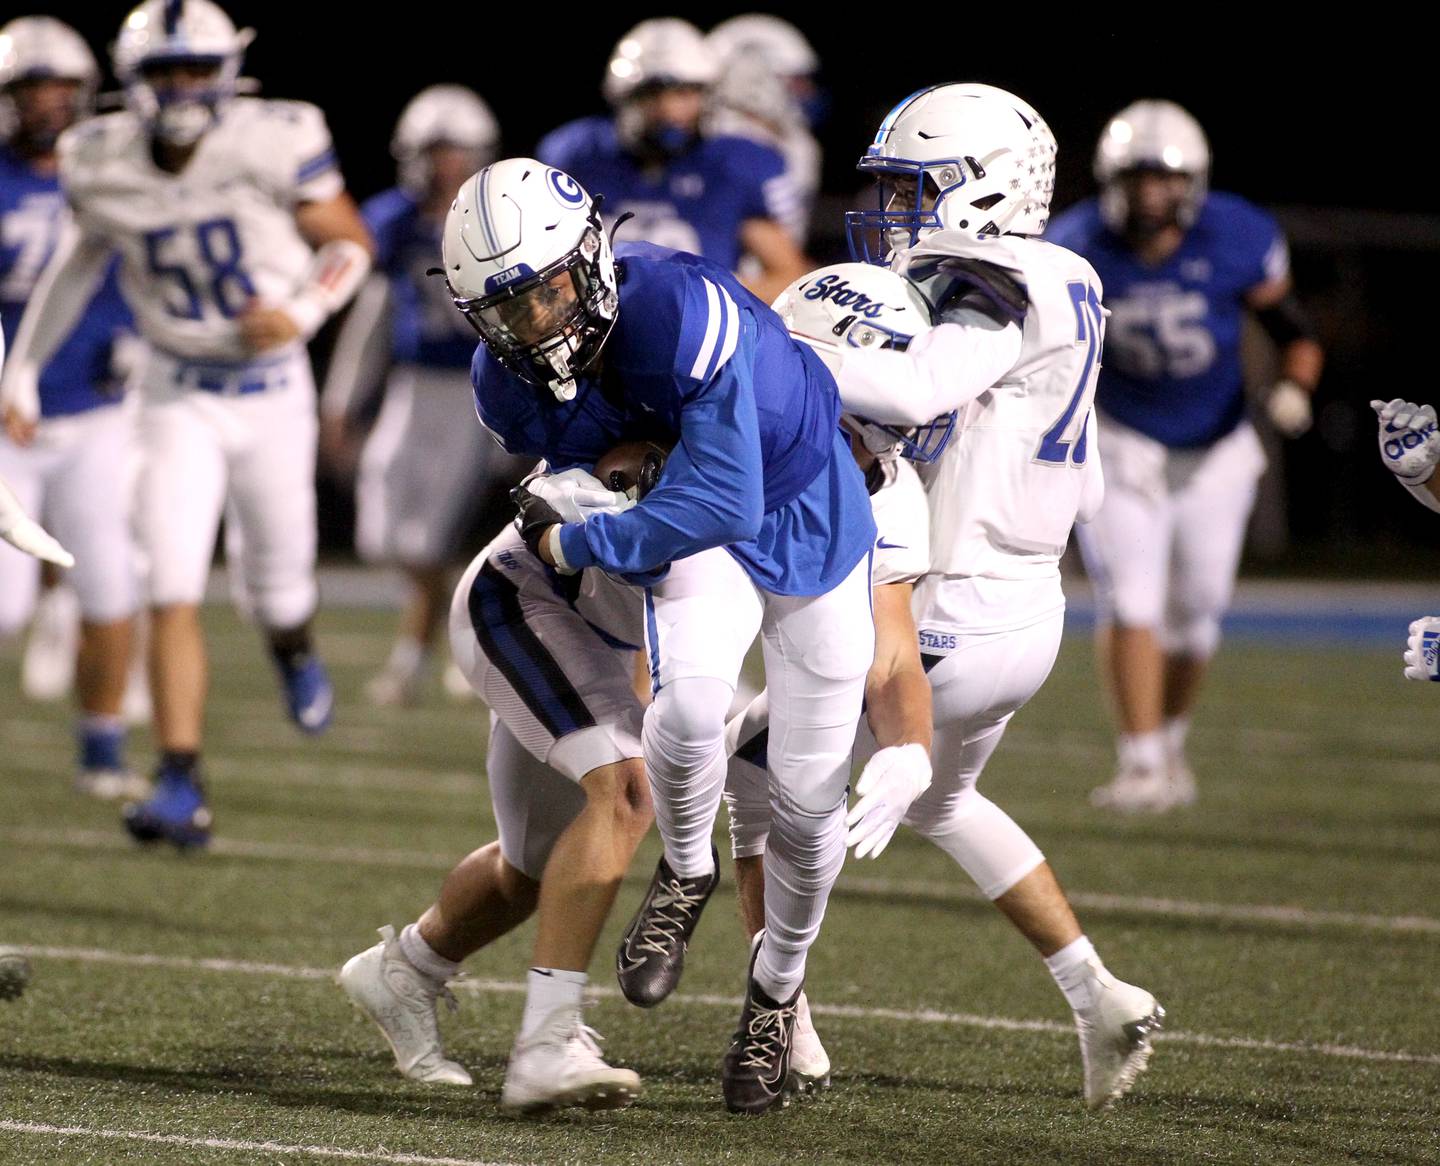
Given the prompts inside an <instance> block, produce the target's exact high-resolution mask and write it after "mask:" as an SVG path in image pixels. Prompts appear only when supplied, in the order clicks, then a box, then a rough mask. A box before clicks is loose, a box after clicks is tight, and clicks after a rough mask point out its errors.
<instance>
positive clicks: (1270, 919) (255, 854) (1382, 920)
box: [0, 828, 1440, 935]
mask: <svg viewBox="0 0 1440 1166" xmlns="http://www.w3.org/2000/svg"><path fill="white" fill-rule="evenodd" d="M0 839H8V840H10V841H13V842H27V843H31V844H32V845H40V846H68V847H72V848H75V849H81V850H106V851H115V852H119V851H124V852H127V853H129V852H133V851H134V850H135V845H134V843H132V842H131V841H130V840H129V839H128V838H125V837H123V836H122V835H121V834H120V833H119V832H118V831H117V832H115V833H111V832H109V831H103V830H33V829H26V828H20V829H12V830H0ZM209 850H210V852H211V853H213V854H219V855H222V856H225V857H233V858H262V859H285V860H294V861H301V862H320V863H341V864H344V865H350V866H379V867H416V868H421V869H426V870H433V869H439V870H446V871H448V870H449V869H450V868H451V867H453V866H454V865H455V863H456V862H457V861H459V858H460V856H459V855H457V854H438V853H429V852H425V851H420V850H387V849H376V848H371V847H363V846H307V845H304V844H301V843H293V842H255V841H247V840H245V839H240V838H217V839H215V840H214V841H213V842H211V843H210V846H209ZM957 879H958V876H957ZM637 881H639V880H638V878H627V879H626V882H627V883H634V882H637ZM836 890H837V891H839V892H840V894H841V896H842V897H843V896H844V895H845V894H847V893H848V894H854V895H860V896H865V897H875V898H888V897H895V896H905V895H911V896H915V897H917V898H922V899H930V900H932V901H940V902H956V903H981V902H985V899H984V897H983V896H982V895H981V894H980V892H979V891H976V890H974V889H973V888H970V887H965V886H963V885H956V886H944V885H941V886H937V885H936V884H935V883H933V882H925V881H922V880H919V879H875V878H865V877H863V876H851V875H848V874H844V873H842V874H841V876H840V881H839V882H838V883H837V884H836ZM1067 897H1068V898H1069V899H1070V901H1071V903H1073V904H1074V905H1075V906H1077V907H1080V908H1083V909H1086V910H1090V911H1106V912H1115V913H1117V914H1126V913H1128V914H1136V915H1160V916H1181V917H1184V918H1189V919H1213V920H1220V921H1226V922H1237V923H1273V924H1277V925H1280V926H1297V927H1342V928H1351V929H1355V930H1360V931H1385V932H1391V933H1395V932H1400V933H1415V934H1421V935H1440V919H1435V918H1432V917H1430V916H1427V915H1369V914H1363V913H1360V912H1353V911H1322V910H1312V909H1311V908H1309V907H1290V906H1284V905H1278V904H1271V903H1203V902H1191V901H1188V900H1185V899H1162V898H1154V897H1150V896H1144V895H1112V894H1106V893H1103V892H1093V891H1070V892H1067Z"/></svg>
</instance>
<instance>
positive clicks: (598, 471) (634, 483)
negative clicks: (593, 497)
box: [595, 441, 671, 502]
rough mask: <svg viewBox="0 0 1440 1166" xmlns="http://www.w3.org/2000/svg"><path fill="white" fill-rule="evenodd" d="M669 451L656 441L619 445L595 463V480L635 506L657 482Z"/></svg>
mask: <svg viewBox="0 0 1440 1166" xmlns="http://www.w3.org/2000/svg"><path fill="white" fill-rule="evenodd" d="M670 449H671V447H670V446H667V445H663V444H661V443H660V442H658V441H625V442H621V443H620V444H619V445H617V446H616V447H615V448H614V449H612V450H611V451H610V452H609V453H607V454H605V455H604V456H603V457H602V458H601V459H600V460H599V461H598V462H596V463H595V476H596V477H597V478H599V479H600V480H601V481H602V482H604V483H605V485H606V487H607V488H608V489H611V490H616V491H618V492H620V493H624V494H627V495H629V496H630V497H631V498H634V499H635V500H636V501H637V502H638V501H639V500H640V499H641V498H643V497H645V495H646V494H648V493H650V491H651V490H653V489H654V488H655V486H656V484H657V483H658V482H659V481H660V475H661V474H662V473H664V471H665V459H666V458H668V457H669V456H670Z"/></svg>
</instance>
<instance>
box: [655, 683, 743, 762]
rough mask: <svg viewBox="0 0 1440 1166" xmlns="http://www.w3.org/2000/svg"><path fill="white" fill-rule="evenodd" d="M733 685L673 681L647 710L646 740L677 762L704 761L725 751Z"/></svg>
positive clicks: (657, 695)
mask: <svg viewBox="0 0 1440 1166" xmlns="http://www.w3.org/2000/svg"><path fill="white" fill-rule="evenodd" d="M733 695H734V694H733V691H732V690H731V687H730V685H728V684H726V683H725V682H724V681H723V680H715V679H712V678H710V677H706V676H687V677H682V678H680V679H679V680H672V681H671V682H670V683H669V684H667V685H665V686H664V687H663V688H662V689H661V690H660V691H659V692H658V693H656V694H655V700H654V702H653V703H652V704H651V705H650V707H649V708H648V709H646V710H645V737H646V739H647V740H648V741H651V742H653V743H654V744H655V745H656V746H657V747H658V748H659V749H660V750H661V751H662V752H663V753H664V754H665V755H666V756H668V757H673V758H674V759H675V760H676V761H695V760H703V759H704V758H705V757H708V756H709V755H710V754H712V753H714V752H715V751H716V750H717V749H723V748H724V742H725V713H726V711H727V710H728V709H729V707H730V700H731V697H732V696H733Z"/></svg>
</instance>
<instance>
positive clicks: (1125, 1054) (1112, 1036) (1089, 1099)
mask: <svg viewBox="0 0 1440 1166" xmlns="http://www.w3.org/2000/svg"><path fill="white" fill-rule="evenodd" d="M1090 973H1091V974H1090V1003H1089V1005H1088V1006H1086V1007H1084V1008H1077V1009H1075V1030H1076V1032H1078V1033H1079V1035H1080V1060H1081V1063H1082V1064H1083V1065H1084V1068H1085V1104H1086V1105H1087V1106H1088V1107H1089V1108H1091V1109H1102V1108H1105V1107H1106V1106H1109V1105H1110V1104H1112V1103H1113V1102H1114V1101H1116V1100H1117V1099H1118V1098H1121V1097H1124V1096H1125V1094H1127V1093H1128V1092H1130V1088H1131V1086H1133V1085H1134V1084H1135V1078H1136V1077H1138V1076H1140V1074H1141V1073H1143V1072H1144V1071H1145V1066H1146V1064H1147V1063H1148V1062H1149V1060H1150V1054H1151V1052H1152V1051H1154V1050H1153V1049H1152V1047H1151V1044H1150V1034H1151V1033H1153V1032H1155V1031H1156V1030H1157V1029H1159V1028H1160V1027H1161V1025H1162V1023H1163V1021H1164V1020H1165V1009H1163V1008H1161V1007H1160V1005H1159V1004H1158V1003H1157V1002H1156V1000H1155V997H1154V996H1152V995H1150V993H1149V992H1147V991H1145V989H1144V988H1137V987H1136V986H1135V985H1134V984H1126V983H1124V982H1123V981H1121V980H1117V979H1116V978H1115V977H1114V976H1112V975H1111V974H1110V973H1109V971H1107V970H1106V968H1105V965H1104V964H1102V963H1101V962H1100V961H1099V960H1098V959H1092V960H1091V961H1090Z"/></svg>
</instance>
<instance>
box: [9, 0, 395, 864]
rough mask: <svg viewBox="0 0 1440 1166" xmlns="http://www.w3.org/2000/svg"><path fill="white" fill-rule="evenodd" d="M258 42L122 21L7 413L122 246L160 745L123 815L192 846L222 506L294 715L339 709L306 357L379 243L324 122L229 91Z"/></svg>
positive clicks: (179, 1) (229, 33)
mask: <svg viewBox="0 0 1440 1166" xmlns="http://www.w3.org/2000/svg"><path fill="white" fill-rule="evenodd" d="M251 36H252V34H251V33H250V31H249V30H248V29H247V30H245V31H243V32H239V31H237V30H236V28H235V26H234V24H232V23H231V21H230V18H229V17H228V16H226V15H225V13H224V12H223V11H221V10H220V9H219V8H218V7H217V6H216V5H215V4H213V3H211V2H210V0H146V2H145V3H143V4H141V5H140V6H139V7H138V8H136V9H135V10H134V11H132V12H131V13H130V15H129V16H128V17H126V19H125V23H124V24H123V25H122V27H121V29H120V34H119V36H118V37H117V39H116V42H115V47H114V64H115V72H116V74H117V76H118V77H119V78H120V80H121V81H122V83H123V84H124V86H125V99H126V106H127V108H126V109H125V110H123V111H121V112H117V113H112V114H107V115H105V116H104V117H99V118H95V119H93V120H91V121H89V122H87V123H85V124H84V125H81V126H77V127H75V128H74V129H73V130H71V131H70V132H69V133H67V134H66V135H65V136H64V137H63V138H62V139H61V141H60V183H61V187H62V189H63V190H64V192H65V195H66V198H67V199H68V201H69V203H70V206H71V208H72V209H73V211H74V212H75V220H76V226H75V229H74V230H72V231H70V232H69V233H68V234H67V236H66V237H65V238H64V239H63V240H62V242H61V243H60V245H59V247H58V248H57V250H56V254H55V257H54V258H53V259H52V261H51V263H50V265H49V266H48V267H47V269H46V272H45V275H44V276H43V277H42V278H41V281H40V284H39V286H38V287H37V288H36V291H35V294H34V297H33V298H32V300H31V302H30V305H29V307H28V308H27V310H26V313H25V317H24V319H23V321H22V323H21V327H20V332H19V334H18V335H17V337H16V342H15V351H14V353H13V354H12V362H11V366H10V368H8V369H7V372H6V386H5V392H6V401H7V403H9V404H11V405H12V406H14V407H15V408H16V409H17V411H18V412H19V413H20V414H21V415H22V416H27V415H28V416H29V417H33V416H34V415H35V412H36V403H37V395H36V382H37V380H38V374H39V370H40V368H42V367H43V366H44V365H45V363H46V362H47V361H48V360H49V358H50V356H51V354H52V353H53V352H54V351H55V349H56V347H57V346H58V344H59V342H60V341H61V339H62V338H63V337H64V336H65V335H67V334H68V333H69V331H70V328H71V327H72V326H73V323H74V321H75V318H76V316H77V315H78V313H79V311H80V308H81V307H82V306H83V304H84V302H85V300H86V299H87V298H88V293H89V289H90V288H92V287H93V286H94V285H95V284H96V283H97V282H98V280H99V279H100V277H101V276H102V274H103V272H104V266H105V263H106V262H107V260H108V256H109V255H110V253H111V251H112V249H113V250H118V251H119V252H120V255H121V286H122V288H123V290H124V292H125V296H126V299H127V301H128V302H129V303H130V305H131V307H132V308H133V310H134V311H135V314H136V320H137V324H138V326H139V329H140V332H141V334H142V336H143V337H144V338H145V339H146V340H147V341H148V342H149V344H150V347H151V352H150V358H149V361H148V364H147V367H146V371H145V375H144V377H143V378H142V383H141V389H140V396H141V402H140V421H139V425H140V439H141V445H142V449H143V453H144V465H143V468H142V472H141V479H140V486H139V500H138V510H139V526H140V534H141V542H142V545H143V547H144V549H145V551H146V553H147V556H148V558H149V563H150V580H149V588H150V603H151V608H152V625H151V637H150V669H151V680H152V695H153V699H154V705H155V737H156V743H157V745H158V747H159V749H160V762H159V766H158V775H157V777H158V784H157V790H156V793H155V796H154V797H153V798H151V799H150V800H149V801H147V802H144V803H141V804H137V805H133V806H131V807H129V808H128V809H127V812H126V826H127V828H128V829H129V830H130V832H131V833H132V834H133V835H134V836H135V837H136V838H137V839H139V840H141V841H154V840H157V839H165V840H168V841H170V842H172V843H174V844H175V845H177V846H182V847H184V846H194V845H203V844H204V843H205V842H206V841H208V839H209V836H210V825H211V817H210V811H209V808H208V806H207V805H206V803H205V797H204V792H203V788H202V785H201V779H200V764H199V763H200V748H201V738H202V731H203V720H204V710H205V694H206V689H207V676H208V667H207V662H206V654H205V642H204V638H203V635H202V632H201V628H200V618H199V606H200V601H201V599H202V598H203V596H204V590H205V583H206V579H207V577H208V574H209V568H210V560H211V555H212V553H213V549H214V544H215V534H216V529H217V526H218V524H219V520H220V514H221V510H222V508H224V507H225V506H226V505H227V504H228V506H229V509H230V511H231V512H232V513H233V514H234V516H235V518H236V519H237V520H238V522H239V524H240V526H241V528H242V534H243V539H242V542H243V546H244V558H245V561H244V562H243V563H242V575H243V578H244V581H245V591H246V593H247V594H248V596H249V598H250V601H251V602H252V603H253V605H254V610H255V613H256V615H257V617H258V619H259V621H260V623H261V624H262V626H263V627H264V629H265V634H266V637H267V640H268V643H269V649H270V652H271V655H272V656H273V658H274V661H275V664H276V667H277V670H278V672H279V675H280V679H281V681H282V684H283V688H284V698H285V703H286V706H287V708H288V711H289V714H290V716H291V718H292V719H293V720H294V721H295V723H296V724H297V726H298V727H299V728H300V729H301V730H302V731H304V732H307V733H317V732H320V731H322V730H323V729H324V728H325V727H326V726H327V725H328V724H329V721H330V716H331V709H332V704H333V691H332V689H331V687H330V681H329V678H328V676H327V675H326V672H325V669H324V666H323V665H322V664H321V663H320V660H319V658H318V656H316V654H315V652H314V648H313V645H312V641H311V634H310V620H311V617H312V616H313V614H314V612H315V606H316V587H315V574H314V561H315V490H314V464H315V430H316V421H315V388H314V382H313V379H312V377H311V372H310V364H309V360H308V357H307V354H306V351H305V341H306V340H307V339H308V338H309V337H310V336H312V335H313V334H314V332H315V331H316V329H318V328H319V327H320V325H321V324H322V323H324V321H325V320H326V319H327V318H328V317H329V316H330V315H331V313H333V312H334V311H336V310H337V309H339V308H340V307H341V306H343V305H344V303H345V302H346V301H347V300H348V299H349V298H350V296H351V295H352V294H353V293H354V291H355V289H356V288H357V287H358V286H359V284H360V282H361V281H362V280H363V279H364V277H365V273H366V272H367V270H368V269H369V265H370V247H371V243H370V238H369V233H368V232H367V231H366V229H365V225H364V222H363V220H362V219H361V218H360V215H359V212H358V211H357V209H356V207H355V204H354V203H353V201H352V200H351V199H350V198H349V196H348V195H346V194H345V192H344V183H343V181H342V180H341V177H340V173H339V170H338V169H337V166H336V159H335V152H334V149H333V147H332V145H331V142H330V135H329V131H328V130H327V129H326V127H325V122H324V118H323V116H322V115H321V113H320V111H319V110H318V109H316V108H315V107H314V106H311V105H307V104H305V103H303V102H293V101H270V100H260V99H258V98H249V97H237V96H236V92H235V85H236V78H237V76H238V74H239V70H240V61H241V57H242V54H243V52H244V49H245V46H246V45H247V44H248V43H249V42H250V39H251Z"/></svg>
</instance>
